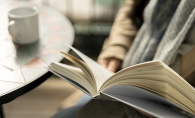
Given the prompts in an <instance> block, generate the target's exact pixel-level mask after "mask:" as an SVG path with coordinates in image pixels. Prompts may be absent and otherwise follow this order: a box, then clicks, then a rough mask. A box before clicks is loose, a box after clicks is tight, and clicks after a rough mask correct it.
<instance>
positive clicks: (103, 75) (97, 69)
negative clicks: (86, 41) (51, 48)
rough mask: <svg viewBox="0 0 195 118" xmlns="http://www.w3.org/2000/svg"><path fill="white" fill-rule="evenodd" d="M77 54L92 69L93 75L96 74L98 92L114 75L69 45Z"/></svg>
mask: <svg viewBox="0 0 195 118" xmlns="http://www.w3.org/2000/svg"><path fill="white" fill-rule="evenodd" d="M68 46H69V47H70V48H71V49H72V50H73V51H74V52H75V53H76V54H78V55H79V56H80V58H81V59H83V60H84V62H85V63H86V64H87V65H88V66H89V68H90V69H91V71H92V73H93V74H94V77H95V80H96V84H97V90H99V89H100V87H101V86H102V84H103V83H104V82H105V81H106V80H107V79H108V78H109V77H111V76H112V75H113V74H114V73H112V72H111V71H109V70H107V69H106V68H104V67H102V66H101V65H99V64H98V63H97V62H95V61H94V60H92V59H90V58H89V57H87V56H86V55H84V54H83V53H81V52H80V51H78V50H77V49H75V48H73V47H72V46H70V45H68Z"/></svg>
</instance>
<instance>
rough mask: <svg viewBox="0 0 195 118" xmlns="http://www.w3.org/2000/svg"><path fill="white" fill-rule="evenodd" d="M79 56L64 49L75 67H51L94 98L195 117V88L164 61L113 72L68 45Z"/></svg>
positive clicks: (153, 112) (159, 114)
mask: <svg viewBox="0 0 195 118" xmlns="http://www.w3.org/2000/svg"><path fill="white" fill-rule="evenodd" d="M69 47H70V48H71V49H72V50H73V51H74V52H75V53H76V54H78V56H80V58H81V59H82V60H81V59H78V58H75V57H74V56H71V55H70V54H67V53H64V52H61V53H62V54H63V55H64V57H65V58H66V59H67V60H69V61H71V62H72V63H73V64H74V65H75V66H76V67H74V66H69V65H66V64H62V63H58V62H52V63H51V64H50V65H49V66H48V68H49V70H50V71H51V72H53V73H54V74H56V75H57V76H59V77H61V78H63V79H65V80H67V81H68V82H69V83H71V84H72V85H74V86H75V87H77V88H79V89H80V90H82V91H83V92H85V93H86V94H88V95H90V96H92V97H93V98H97V99H98V98H101V96H103V97H102V98H104V97H105V96H107V97H108V98H112V99H114V100H118V101H120V102H123V103H125V104H128V105H130V106H132V107H134V108H136V109H139V110H142V111H144V112H147V113H149V114H151V115H153V116H155V117H177V118H178V117H193V116H195V90H194V88H193V87H192V86H191V85H190V84H188V83H187V82H186V81H185V80H184V79H183V78H182V77H181V76H179V75H178V74H177V73H176V72H174V71H173V70H172V69H171V68H169V67H168V66H167V65H165V64H164V63H162V62H161V61H150V62H145V63H141V64H137V65H134V66H131V67H128V68H125V69H123V70H121V71H119V72H117V73H112V72H110V71H108V70H107V69H105V68H104V67H102V66H100V65H99V64H98V63H97V62H95V61H93V60H92V59H90V58H89V57H87V56H86V55H84V54H82V53H81V52H79V51H78V50H76V49H75V48H73V47H71V46H69Z"/></svg>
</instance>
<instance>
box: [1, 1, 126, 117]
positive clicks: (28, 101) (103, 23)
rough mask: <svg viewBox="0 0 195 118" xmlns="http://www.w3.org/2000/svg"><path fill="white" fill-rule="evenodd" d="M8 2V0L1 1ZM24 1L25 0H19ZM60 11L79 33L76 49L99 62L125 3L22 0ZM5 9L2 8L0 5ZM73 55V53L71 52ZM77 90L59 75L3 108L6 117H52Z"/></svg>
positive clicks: (76, 38) (75, 42)
mask: <svg viewBox="0 0 195 118" xmlns="http://www.w3.org/2000/svg"><path fill="white" fill-rule="evenodd" d="M1 1H4V2H6V1H7V0H0V2H1ZM15 1H21V0H15ZM22 1H29V2H32V3H33V4H36V5H45V6H50V7H52V8H54V9H57V10H58V11H59V12H61V13H62V14H63V15H64V16H66V17H67V18H68V19H69V20H70V21H71V23H72V25H73V27H74V30H75V40H74V44H73V47H75V48H77V49H79V50H80V51H81V52H83V53H84V54H86V55H88V56H89V57H91V58H93V59H94V60H96V59H97V56H98V54H99V52H100V50H101V47H102V44H103V42H104V40H105V39H106V38H107V37H108V35H109V32H110V29H111V27H112V23H113V20H114V17H115V15H116V13H117V11H118V9H119V8H120V6H121V4H122V3H123V2H124V0H22ZM0 6H1V5H0ZM70 53H71V52H70ZM76 90H77V89H76V88H74V87H73V86H72V85H70V84H68V83H67V82H65V81H64V80H62V79H59V78H58V77H56V76H52V77H51V78H49V79H47V80H46V81H45V82H44V83H43V84H41V85H40V86H39V87H37V88H36V89H34V90H32V91H30V92H28V93H27V94H25V95H22V96H20V97H18V98H17V99H15V100H13V101H12V102H10V103H7V104H5V105H3V108H4V112H5V118H31V117H32V118H48V117H51V116H52V115H53V114H55V113H56V112H57V111H58V110H59V109H60V106H62V104H63V101H64V100H65V99H66V98H67V97H69V95H71V94H72V93H73V92H74V91H76Z"/></svg>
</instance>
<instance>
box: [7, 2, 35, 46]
mask: <svg viewBox="0 0 195 118" xmlns="http://www.w3.org/2000/svg"><path fill="white" fill-rule="evenodd" d="M38 13H39V9H38V8H37V7H30V6H21V7H16V8H13V9H11V10H10V11H9V13H8V18H9V26H8V30H9V33H10V35H11V36H12V40H13V42H14V43H16V44H21V45H23V44H30V43H33V42H36V41H37V40H38V39H39V27H38Z"/></svg>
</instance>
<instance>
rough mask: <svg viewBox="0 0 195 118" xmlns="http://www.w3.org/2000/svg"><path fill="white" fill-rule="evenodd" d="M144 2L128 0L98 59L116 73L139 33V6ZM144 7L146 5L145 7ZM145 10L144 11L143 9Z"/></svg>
mask: <svg viewBox="0 0 195 118" xmlns="http://www.w3.org/2000/svg"><path fill="white" fill-rule="evenodd" d="M141 2H142V0H126V1H125V3H124V5H123V6H122V7H121V8H120V10H119V11H118V13H117V16H116V18H115V21H114V24H113V27H112V30H111V33H110V36H109V38H107V39H106V41H105V43H104V45H103V48H102V51H101V53H100V55H99V57H98V63H100V64H101V65H103V66H104V67H106V68H107V69H109V70H111V71H113V72H116V71H117V69H118V68H119V67H120V66H121V63H122V60H123V59H124V58H125V55H126V53H127V51H128V49H129V48H130V46H131V44H132V42H133V39H134V37H135V35H136V33H137V31H138V27H139V26H138V24H137V23H136V20H139V17H138V16H137V14H136V13H137V10H140V9H138V6H139V5H140V4H141ZM143 7H144V5H143ZM142 10H143V9H142Z"/></svg>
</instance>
